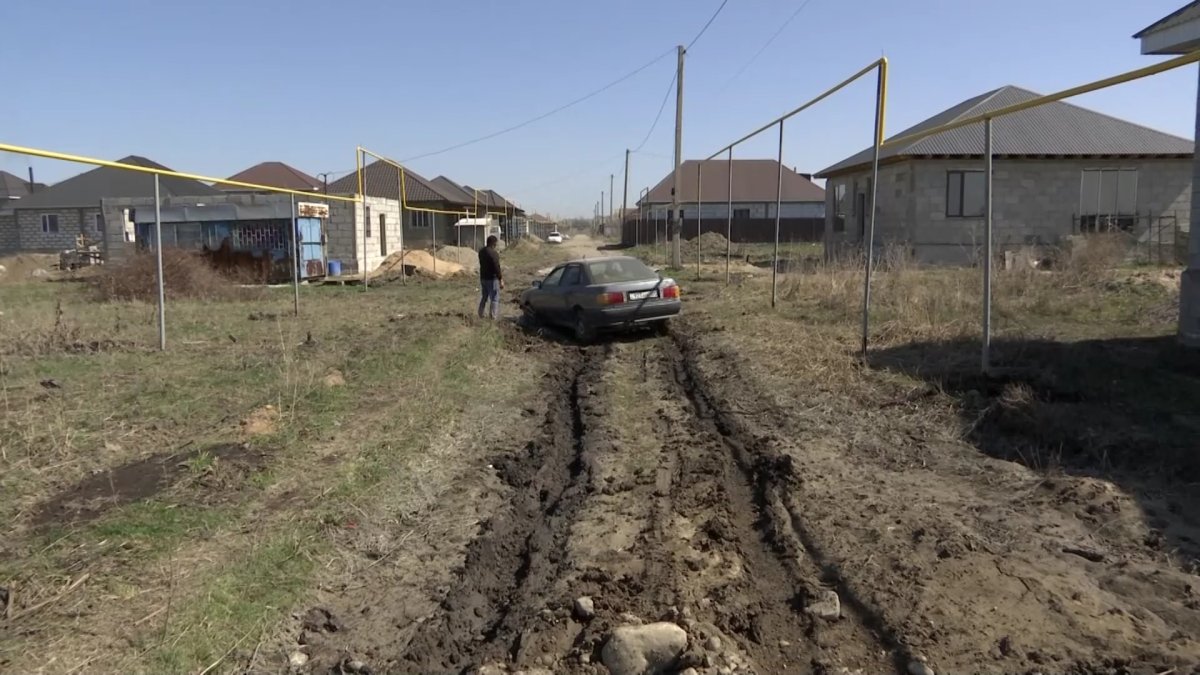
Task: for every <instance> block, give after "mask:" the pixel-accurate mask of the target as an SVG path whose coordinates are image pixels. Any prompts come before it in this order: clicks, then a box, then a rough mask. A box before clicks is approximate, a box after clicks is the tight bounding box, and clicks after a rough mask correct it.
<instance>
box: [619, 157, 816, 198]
mask: <svg viewBox="0 0 1200 675" xmlns="http://www.w3.org/2000/svg"><path fill="white" fill-rule="evenodd" d="M699 167H700V160H695V159H689V160H687V161H685V162H683V164H681V165H680V166H679V175H680V178H681V185H680V186H679V188H680V198H679V201H680V202H681V203H684V204H686V203H688V202H695V201H696V174H697V173H698V172H699V173H700V190H701V192H703V198H702V199H701V201H703V202H725V201H726V200H727V199H728V198H729V162H728V161H727V160H724V159H706V160H704V170H703V171H702V172H701V171H700V169H699ZM674 176H675V172H674V171H672V172H671V173H669V174H667V176H666V178H663V179H662V180H661V181H660V182H659V183H658V185H655V186H654V188H653V189H652V190H650V193H649V194H648V195H646V197H645V198H644V199H642V200H641V201H639V202H638V203H639V204H640V203H646V204H669V203H670V202H671V187H672V184H673V182H674ZM777 186H778V187H779V188H780V195H781V199H782V200H783V201H785V202H824V201H825V191H824V190H822V189H821V187H820V186H819V185H816V184H815V183H813V182H812V181H810V180H809V179H807V178H805V177H804V176H801V175H800V174H798V173H796V172H795V171H793V170H792V169H791V168H789V167H787V166H784V167H783V183H782V185H779V162H777V161H775V160H773V159H735V160H733V201H735V202H773V201H775V191H776V187H777Z"/></svg>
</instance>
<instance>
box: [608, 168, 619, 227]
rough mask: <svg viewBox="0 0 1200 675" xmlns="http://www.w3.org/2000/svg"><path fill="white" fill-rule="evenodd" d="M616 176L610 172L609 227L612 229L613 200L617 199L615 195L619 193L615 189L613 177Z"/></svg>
mask: <svg viewBox="0 0 1200 675" xmlns="http://www.w3.org/2000/svg"><path fill="white" fill-rule="evenodd" d="M615 177H616V176H614V175H613V174H611V173H610V174H608V227H609V228H610V229H611V228H612V226H613V202H614V201H616V199H615V197H616V196H617V193H616V192H615V191H614V190H613V179H614V178H615Z"/></svg>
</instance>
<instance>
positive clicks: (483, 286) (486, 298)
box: [479, 279, 500, 319]
mask: <svg viewBox="0 0 1200 675" xmlns="http://www.w3.org/2000/svg"><path fill="white" fill-rule="evenodd" d="M479 286H480V293H479V318H481V319H482V318H483V312H484V310H485V309H486V310H488V316H490V317H491V318H493V319H499V318H500V280H499V279H480V280H479ZM489 305H490V306H489Z"/></svg>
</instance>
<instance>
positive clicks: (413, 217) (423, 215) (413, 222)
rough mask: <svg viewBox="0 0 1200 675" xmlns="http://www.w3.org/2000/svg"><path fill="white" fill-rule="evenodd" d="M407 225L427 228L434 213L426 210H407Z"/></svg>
mask: <svg viewBox="0 0 1200 675" xmlns="http://www.w3.org/2000/svg"><path fill="white" fill-rule="evenodd" d="M409 214H410V218H409V221H408V223H409V227H422V228H427V227H431V226H432V225H433V216H434V214H432V213H429V212H428V211H409Z"/></svg>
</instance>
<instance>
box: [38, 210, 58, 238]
mask: <svg viewBox="0 0 1200 675" xmlns="http://www.w3.org/2000/svg"><path fill="white" fill-rule="evenodd" d="M50 218H53V219H54V223H53V228H51V225H50V221H49V219H50ZM60 220H61V219H60V217H59V214H57V213H43V214H41V218H40V219H39V221H40V223H41V226H42V234H58V233H59V232H61V231H62V230H61V223H60Z"/></svg>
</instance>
